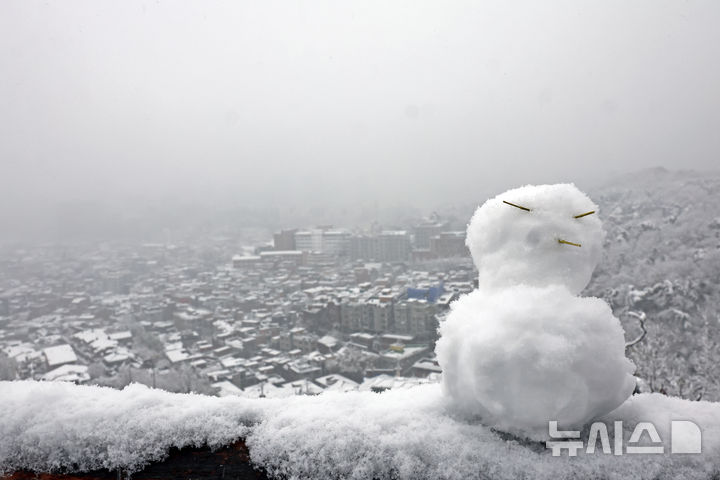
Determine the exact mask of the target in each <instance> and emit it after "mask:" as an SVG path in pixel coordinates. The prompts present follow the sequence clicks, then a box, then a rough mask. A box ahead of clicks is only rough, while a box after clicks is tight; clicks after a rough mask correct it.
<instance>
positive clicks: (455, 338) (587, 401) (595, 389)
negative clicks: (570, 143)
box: [435, 184, 635, 439]
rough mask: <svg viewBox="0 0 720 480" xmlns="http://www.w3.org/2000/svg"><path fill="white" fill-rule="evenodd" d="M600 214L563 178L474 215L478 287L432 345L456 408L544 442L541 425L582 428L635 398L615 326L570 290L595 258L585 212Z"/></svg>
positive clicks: (592, 228) (594, 232)
mask: <svg viewBox="0 0 720 480" xmlns="http://www.w3.org/2000/svg"><path fill="white" fill-rule="evenodd" d="M503 201H507V202H510V203H512V204H514V205H508V204H506V203H503ZM519 207H523V208H526V209H528V210H529V211H528V210H523V209H522V208H519ZM595 210H597V206H596V205H595V204H594V203H592V201H590V199H589V198H588V197H587V196H585V195H584V194H583V193H582V192H580V191H579V190H578V189H577V188H575V186H573V185H568V184H561V185H542V186H526V187H522V188H518V189H515V190H510V191H508V192H505V193H503V194H501V195H499V196H498V197H496V198H494V199H491V200H488V201H487V202H485V204H484V205H482V206H481V207H480V208H478V210H477V211H476V212H475V215H474V216H473V218H472V220H471V221H470V224H469V226H468V232H467V244H468V247H469V248H470V251H471V253H472V255H473V260H474V261H475V264H476V266H477V267H478V270H479V287H478V289H477V290H476V291H474V292H471V293H470V294H468V295H465V296H463V297H461V298H460V299H458V300H457V301H456V302H454V303H453V304H452V305H451V311H450V314H449V315H448V317H447V319H446V320H445V321H444V322H443V323H442V324H441V325H440V336H441V337H440V340H439V341H438V342H437V345H436V349H435V351H436V353H437V357H438V362H439V364H440V366H441V367H442V369H443V386H444V389H445V392H446V394H447V395H448V396H449V398H450V399H451V400H452V401H453V403H454V405H455V408H456V410H457V411H458V413H461V414H464V415H466V416H468V417H479V418H480V419H482V421H483V423H485V424H486V425H489V426H493V427H497V428H500V429H502V430H504V431H509V432H514V433H518V434H521V435H525V436H529V437H532V438H539V439H542V438H545V437H546V436H547V425H548V421H551V420H554V421H558V422H559V423H560V425H563V426H565V427H567V428H574V429H577V428H581V427H582V426H583V425H585V424H586V423H587V422H589V421H590V420H592V419H594V418H597V417H599V416H601V415H604V414H606V413H608V412H610V411H612V410H613V409H615V408H616V407H618V406H619V405H620V404H621V403H622V402H623V401H624V400H625V399H626V398H628V397H629V396H630V394H631V393H632V391H633V389H634V386H635V379H634V377H633V376H632V373H633V371H634V365H633V364H632V363H631V362H630V361H629V360H627V359H626V358H625V339H624V332H623V329H622V327H621V325H620V321H619V320H618V319H617V318H615V317H614V316H613V315H612V312H611V310H610V307H609V306H608V305H607V304H606V303H605V302H604V301H602V300H600V299H597V298H582V297H578V296H576V295H577V294H578V293H579V292H580V291H581V290H582V289H583V288H584V287H585V286H586V285H587V283H588V281H589V280H590V276H591V274H592V271H593V269H594V268H595V266H596V265H597V262H598V260H599V258H600V256H601V253H602V252H601V247H602V240H603V233H602V225H601V222H600V220H599V219H598V218H597V215H596V214H594V213H593V214H589V215H585V216H581V215H582V214H585V213H588V212H592V211H595ZM576 216H580V217H579V218H576ZM559 240H564V241H566V242H572V243H575V244H577V245H570V244H567V243H560V242H559ZM578 245H579V246H578Z"/></svg>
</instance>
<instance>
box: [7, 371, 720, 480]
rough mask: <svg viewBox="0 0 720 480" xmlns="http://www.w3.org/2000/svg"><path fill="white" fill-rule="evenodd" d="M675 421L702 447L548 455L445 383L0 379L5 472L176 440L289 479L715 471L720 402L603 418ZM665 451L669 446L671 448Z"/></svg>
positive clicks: (640, 405) (656, 405)
mask: <svg viewBox="0 0 720 480" xmlns="http://www.w3.org/2000/svg"><path fill="white" fill-rule="evenodd" d="M671 419H684V420H693V421H695V423H697V424H698V425H700V426H701V427H702V429H703V454H701V455H670V454H664V455H623V456H613V455H603V454H602V453H599V452H598V453H596V454H582V455H580V456H577V457H572V458H570V457H567V456H563V457H553V456H551V454H550V450H548V449H546V448H545V447H544V445H543V444H542V443H532V442H518V441H516V440H511V439H508V438H507V437H506V436H501V435H499V434H497V433H495V432H493V431H492V430H490V429H488V428H487V427H484V426H482V425H481V424H479V423H478V422H477V421H472V420H467V419H463V418H460V417H456V416H454V415H453V414H452V413H450V411H449V410H448V406H447V405H446V404H445V403H444V400H443V397H442V395H441V393H440V388H439V385H421V386H417V387H413V388H409V389H405V390H392V391H388V392H385V393H382V394H376V393H370V392H352V393H337V394H335V393H329V394H323V395H320V396H315V397H290V398H285V399H260V400H249V399H242V398H215V397H206V396H202V395H184V394H171V393H167V392H163V391H159V390H152V389H148V388H146V387H141V386H138V385H132V386H130V387H127V388H126V389H125V390H122V391H117V390H112V389H108V388H100V387H78V386H74V385H69V384H65V383H51V382H47V383H39V382H1V383H0V472H2V471H5V472H7V471H12V470H15V469H19V468H28V469H32V470H36V471H48V470H58V469H61V468H66V469H71V470H89V469H96V468H100V467H106V468H109V469H116V468H124V469H130V470H132V469H138V468H139V467H140V466H142V465H144V464H147V463H148V462H151V461H154V460H159V459H162V458H163V457H164V456H165V455H166V453H167V451H168V449H169V448H170V447H171V446H177V447H182V446H187V445H201V444H209V445H213V446H218V445H221V444H226V443H230V442H232V441H233V440H234V439H237V438H239V437H244V438H245V439H246V442H247V444H248V446H249V447H250V453H251V458H252V460H253V462H254V463H255V464H257V465H261V466H263V467H265V468H267V469H268V471H269V473H270V474H281V475H284V476H287V477H288V478H329V477H337V478H407V479H410V478H428V479H429V478H458V479H460V478H488V477H490V478H518V477H522V476H525V477H528V478H584V477H590V476H594V477H597V476H601V477H606V478H657V477H658V476H660V477H668V478H671V477H682V478H708V477H710V476H711V475H712V473H713V472H718V471H720V404H715V403H708V402H689V401H685V400H680V399H674V398H668V397H664V396H661V395H658V394H652V395H639V396H634V397H632V398H631V399H630V400H628V401H627V402H626V403H625V404H623V405H622V406H621V407H620V408H619V409H617V410H615V411H614V412H612V413H611V414H610V415H609V416H608V417H607V418H606V421H607V422H608V423H609V424H612V422H613V421H616V420H623V421H624V426H625V429H626V430H625V437H626V440H627V437H628V436H629V434H630V431H631V430H632V429H633V428H634V426H635V424H636V423H637V422H639V421H652V422H654V423H655V424H656V426H657V429H658V432H659V434H660V436H661V437H662V439H663V440H666V439H668V432H667V430H668V428H669V422H670V420H671ZM666 450H669V448H666Z"/></svg>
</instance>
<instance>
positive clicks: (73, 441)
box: [0, 381, 261, 473]
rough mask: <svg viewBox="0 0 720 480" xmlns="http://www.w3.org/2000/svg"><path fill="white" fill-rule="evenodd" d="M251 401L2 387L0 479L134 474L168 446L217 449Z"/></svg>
mask: <svg viewBox="0 0 720 480" xmlns="http://www.w3.org/2000/svg"><path fill="white" fill-rule="evenodd" d="M260 412H261V410H260V409H259V408H257V407H256V406H255V405H253V402H252V401H248V400H245V399H240V398H216V397H208V396H205V395H194V394H173V393H169V392H165V391H163V390H153V389H150V388H147V387H145V386H143V385H138V384H133V385H129V386H127V387H126V388H125V389H124V390H114V389H112V388H107V387H79V386H76V385H74V384H72V383H66V382H32V381H24V382H0V473H2V472H3V471H6V472H7V471H12V470H17V469H29V470H34V471H43V472H48V471H58V470H94V469H99V468H107V469H110V470H112V469H116V468H118V467H122V468H124V469H128V470H137V469H139V468H140V467H142V466H143V465H146V464H148V463H150V462H152V461H156V460H160V459H163V458H164V457H165V456H167V454H168V451H169V450H170V448H171V447H173V446H175V447H179V448H182V447H184V446H202V445H209V446H211V447H220V446H222V445H226V444H229V443H232V442H233V441H234V440H237V439H238V438H240V437H243V436H245V435H246V434H247V432H248V426H249V425H251V424H252V423H253V422H256V421H257V420H258V419H259V418H260V416H259V414H260Z"/></svg>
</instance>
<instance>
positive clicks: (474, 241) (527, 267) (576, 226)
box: [466, 184, 604, 294]
mask: <svg viewBox="0 0 720 480" xmlns="http://www.w3.org/2000/svg"><path fill="white" fill-rule="evenodd" d="M596 211H597V205H595V204H594V203H593V202H592V200H590V199H589V198H588V197H587V195H585V194H584V193H582V192H581V191H580V190H578V189H577V188H576V187H575V185H572V184H557V185H537V186H536V185H527V186H525V187H520V188H516V189H514V190H508V191H507V192H505V193H502V194H500V195H498V196H497V197H495V198H493V199H491V200H488V201H486V202H485V203H484V204H483V205H482V206H481V207H479V208H478V209H477V210H476V211H475V214H474V215H473V217H472V219H471V220H470V224H469V225H468V229H467V239H466V243H467V246H468V248H469V249H470V253H471V254H472V257H473V261H474V262H475V266H476V267H477V269H478V272H479V282H480V283H479V286H480V288H484V289H491V288H503V287H507V286H510V285H519V284H525V285H531V286H546V285H551V284H554V285H564V286H566V287H567V288H568V289H569V290H570V291H571V292H573V293H574V294H578V293H580V291H581V290H582V289H583V288H585V286H586V285H587V284H588V282H589V281H590V276H591V275H592V272H593V270H594V269H595V267H596V266H597V264H598V262H599V261H600V256H601V254H602V243H603V238H604V232H603V229H602V223H601V222H600V219H599V218H598V216H597V213H596Z"/></svg>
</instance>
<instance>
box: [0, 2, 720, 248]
mask: <svg viewBox="0 0 720 480" xmlns="http://www.w3.org/2000/svg"><path fill="white" fill-rule="evenodd" d="M68 5H69V4H67V3H60V2H52V1H51V2H39V1H9V2H4V3H3V5H2V7H0V9H1V11H2V15H0V59H1V62H2V63H1V64H2V66H3V75H1V76H0V88H2V91H3V92H4V95H3V96H2V108H1V109H0V132H1V133H0V135H1V137H0V138H1V139H2V140H1V141H0V159H1V160H0V221H2V222H3V225H4V226H5V228H4V230H6V235H5V236H8V233H9V232H10V233H14V234H17V235H20V236H22V234H23V233H22V232H23V230H24V229H26V230H28V232H35V233H37V232H42V230H43V225H42V224H43V222H47V221H48V219H51V220H52V219H55V220H57V218H59V216H61V215H62V216H63V218H65V216H69V217H73V216H75V217H76V220H75V221H76V222H78V225H80V224H82V223H83V222H85V221H94V220H92V215H90V216H88V217H83V212H82V209H80V211H77V212H74V211H72V209H73V208H75V207H74V206H78V205H79V206H82V205H86V206H89V207H88V208H90V209H91V210H92V209H94V208H96V209H99V210H100V211H104V210H107V209H110V210H113V211H127V212H146V213H147V212H152V211H154V210H157V211H165V210H168V211H173V210H174V209H175V210H180V211H179V212H178V215H179V216H181V215H182V209H185V208H191V209H192V208H195V207H197V208H198V209H199V210H200V211H202V210H203V209H205V208H209V209H213V208H217V209H224V208H226V209H232V208H242V207H248V206H249V207H252V208H268V209H276V210H277V209H279V210H287V209H297V210H301V209H303V208H308V209H310V208H315V207H318V208H322V207H323V206H330V207H333V208H384V207H393V206H399V205H411V206H414V207H416V208H418V209H426V208H432V207H433V206H434V205H438V204H452V203H466V202H472V201H477V200H478V199H482V198H484V197H485V196H487V195H489V194H492V193H495V192H498V191H501V190H504V189H506V188H510V187H513V186H517V185H521V184H528V183H550V182H558V181H574V182H576V183H577V184H578V185H581V186H582V185H591V184H595V183H598V182H600V181H602V180H603V179H609V178H611V177H612V176H613V175H617V174H623V173H626V172H629V171H635V170H638V169H643V168H648V167H655V166H660V167H665V168H668V169H673V170H677V169H694V170H700V171H702V170H709V169H715V168H717V167H716V165H717V163H718V162H717V160H718V152H720V136H718V135H717V134H716V132H717V130H718V126H719V125H720V91H719V90H718V88H717V85H719V84H720V65H719V64H720V57H718V56H717V52H715V50H716V46H717V45H718V44H720V31H719V30H718V29H717V28H716V25H717V24H718V20H720V4H718V3H717V2H709V1H707V2H703V1H690V2H683V3H680V2H669V1H665V2H658V1H649V0H646V1H640V2H633V3H627V2H621V1H610V2H595V3H583V4H578V3H577V2H571V1H550V2H542V3H538V2H523V1H518V2H499V1H497V2H496V1H485V2H479V3H477V2H452V3H434V2H427V1H419V2H418V1H412V2H410V1H403V2H392V3H385V2H382V3H381V2H377V1H371V2H356V1H353V2H346V3H342V4H339V3H336V2H329V1H326V2H315V3H294V4H291V3H287V2H275V1H270V2H260V3H257V2H237V3H232V2H230V3H224V2H219V1H211V2H182V3H181V2H174V3H170V2H145V1H130V2H115V3H110V2H94V1H78V2H73V3H72V4H71V5H72V6H71V7H70V6H68ZM63 209H66V210H67V209H69V210H70V212H65V213H62V211H63Z"/></svg>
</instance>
